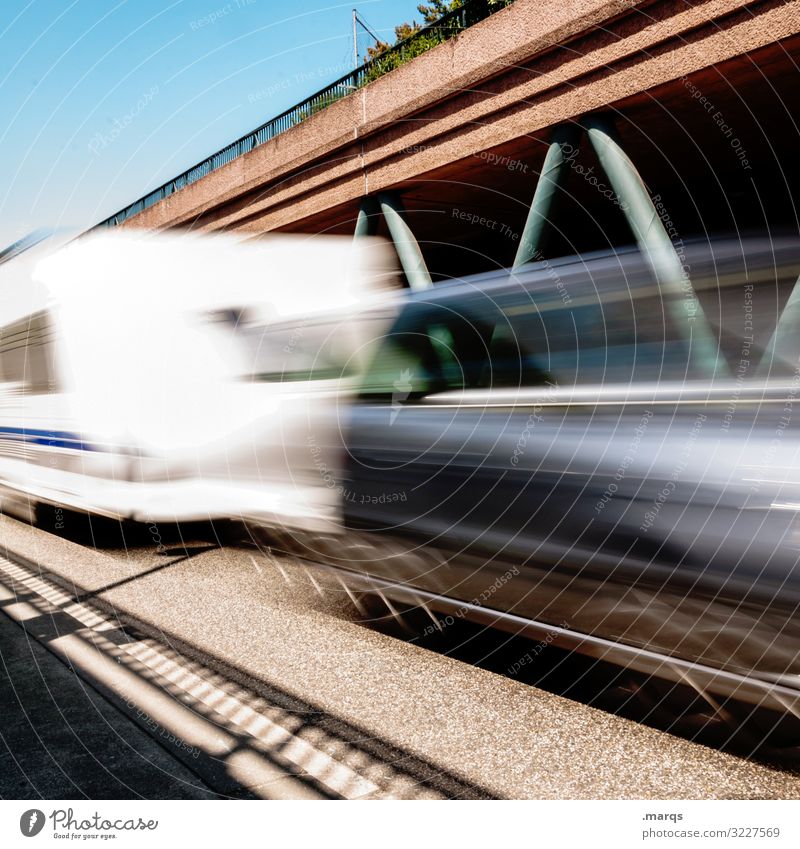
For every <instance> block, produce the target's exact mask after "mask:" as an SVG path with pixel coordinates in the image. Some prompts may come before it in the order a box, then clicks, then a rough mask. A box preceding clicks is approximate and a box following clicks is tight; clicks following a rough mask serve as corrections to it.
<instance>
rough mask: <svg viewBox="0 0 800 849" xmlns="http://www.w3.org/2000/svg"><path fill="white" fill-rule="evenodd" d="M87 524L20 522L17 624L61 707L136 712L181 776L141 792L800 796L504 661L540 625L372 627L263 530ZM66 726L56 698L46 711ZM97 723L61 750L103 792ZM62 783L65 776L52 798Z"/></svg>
mask: <svg viewBox="0 0 800 849" xmlns="http://www.w3.org/2000/svg"><path fill="white" fill-rule="evenodd" d="M70 522H74V523H78V522H79V520H78V519H77V518H76V517H72V516H71V515H69V514H67V515H66V516H65V517H64V519H63V522H62V524H64V525H65V527H64V528H63V529H61V530H59V531H58V532H57V533H54V532H48V531H47V530H44V529H42V528H40V527H33V526H31V525H29V524H26V523H24V522H22V521H18V520H16V519H13V518H10V517H8V516H3V517H2V518H0V555H2V556H3V557H2V559H1V560H0V611H2V612H3V613H2V614H1V615H4V616H5V617H7V619H8V620H13V623H10V622H9V621H4V622H3V623H2V630H0V636H2V634H6V635H8V634H12V636H13V633H17V634H25V635H26V636H25V639H26V640H27V639H31V640H33V641H35V642H36V643H37V644H38V645H39V646H40V647H41V648H44V649H49V652H48V661H47V663H45V662H44V661H42V662H41V663H40V664H39V667H38V668H40V670H41V674H40V677H41V678H42V679H43V680H53V681H55V680H56V678H58V680H59V681H60V682H61V683H60V684H59V685H58V686H57V687H56V688H50V693H51V696H52V701H53V703H54V704H55V705H56V706H59V707H60V708H62V709H67V708H69V707H70V706H71V705H72V704H73V703H74V699H75V698H76V695H75V694H76V692H78V690H80V692H81V693H84V695H83V697H82V698H83V699H84V700H86V699H87V698H88V697H87V696H86V695H85V692H86V691H87V686H88V687H89V688H90V689H91V691H92V693H98V694H101V695H102V700H101V701H105V702H106V703H107V704H108V705H110V708H108V707H103V708H102V710H105V711H106V712H108V710H109V709H110V710H111V712H112V713H113V712H114V711H116V712H117V713H116V714H114V715H115V716H116V719H115V722H116V723H118V724H119V723H122V725H124V724H125V723H127V724H129V725H130V728H129V729H123V730H121V731H120V732H119V734H118V735H117V736H120V735H121V736H122V737H124V739H125V740H126V743H125V745H126V746H129V747H133V748H134V749H137V751H139V752H140V753H141V757H139V761H141V760H144V761H146V762H147V763H153V762H157V763H158V770H159V775H160V776H161V777H160V780H159V781H158V782H156V783H153V784H152V785H151V786H150V787H143V786H142V784H141V782H139V783H137V780H136V779H135V777H132V778H131V781H130V782H128V784H129V786H130V787H132V788H133V790H132V793H133V794H134V795H137V794H138V795H144V796H148V795H149V796H150V797H151V798H169V797H170V796H171V795H172V796H181V795H192V794H195V795H199V796H204V795H206V794H207V793H208V792H210V794H211V795H216V796H221V797H248V798H252V797H261V798H287V797H291V798H387V797H399V798H475V797H478V798H492V797H501V798H547V799H575V798H642V799H644V798H647V799H649V798H652V799H669V798H674V799H678V798H681V799H684V798H686V799H689V798H699V799H705V798H800V774H798V772H797V771H796V769H795V768H793V767H791V766H788V765H786V764H783V765H780V764H774V763H767V762H764V759H763V758H761V759H757V758H755V759H754V758H746V757H742V756H741V755H737V754H734V753H731V752H727V751H721V750H719V749H718V748H715V747H713V746H708V745H704V744H700V743H697V742H694V741H692V740H689V739H685V738H683V737H680V736H677V735H675V734H672V733H668V732H667V731H665V730H660V729H658V728H653V727H649V726H648V725H645V724H642V723H641V722H637V721H633V720H632V719H629V718H625V717H623V716H618V715H614V714H612V713H611V712H609V711H608V710H604V709H600V708H599V707H595V706H593V704H594V700H592V699H591V698H589V699H587V698H586V696H585V693H584V694H583V695H581V694H580V693H578V697H573V698H567V697H564V696H562V695H559V694H558V693H557V692H553V689H554V687H552V686H550V687H549V689H543V688H542V687H537V686H533V685H532V684H531V680H532V679H531V671H530V670H528V671H526V678H525V679H523V678H520V677H519V676H511V675H508V674H503V672H504V670H505V669H507V668H508V667H510V666H511V665H513V660H514V658H515V657H517V656H519V654H520V652H524V650H525V644H524V643H523V642H521V641H514V640H510V641H509V640H508V638H507V637H505V636H501V635H499V634H495V633H493V632H485V631H480V632H479V629H472V630H471V629H470V626H467V625H461V624H456V625H454V626H453V628H452V629H448V630H449V631H450V633H445V634H440V633H438V632H436V634H434V635H433V636H432V637H431V638H429V639H422V638H420V637H419V632H416V633H415V634H411V635H409V634H405V633H404V631H403V630H402V628H401V627H400V626H395V625H394V624H393V622H392V620H391V617H389V618H388V619H384V620H381V621H370V616H369V615H368V614H367V613H365V611H364V610H363V609H362V610H361V611H360V610H359V608H358V601H359V600H358V597H355V598H354V597H353V596H351V595H350V594H349V593H348V592H347V590H346V588H344V587H343V586H342V585H341V583H340V582H339V581H338V580H337V579H335V577H333V576H332V575H330V574H328V573H326V572H325V571H323V570H317V569H315V568H314V567H313V566H311V565H309V564H308V563H305V562H302V561H300V560H298V559H296V558H293V557H291V556H283V555H277V554H276V553H274V552H271V551H269V550H267V549H266V547H265V546H264V545H263V544H258V545H257V544H254V543H253V541H252V540H250V539H248V538H247V536H246V535H243V536H241V537H234V538H233V540H234V541H233V542H231V541H230V538H229V539H228V540H227V542H225V544H221V543H220V542H219V541H218V540H217V539H216V538H215V536H214V534H213V533H210V532H209V530H208V529H207V528H206V529H203V528H188V529H187V528H184V529H182V531H179V530H178V529H164V528H159V529H153V530H152V531H151V530H148V529H146V528H142V527H139V528H136V529H134V530H131V529H126V530H125V531H124V539H123V536H122V535H120V534H119V533H118V532H117V531H116V530H114V528H111V529H110V530H109V527H108V526H107V525H106V526H104V527H102V528H97V527H93V529H90V530H87V528H86V527H84V526H82V525H81V526H80V527H78V526H77V524H75V525H73V526H72V527H69V525H70ZM12 624H13V628H14V629H18V631H16V632H9V631H8V628H9V627H12ZM23 629H24V631H23ZM14 644H15V643H14V640H13V639H11V638H10V637H8V636H6V638H4V640H3V641H2V642H0V651H2V653H3V659H4V660H6V658H7V656H8V658H9V659H10V661H11V662H10V663H9V662H8V661H7V663H6V673H5V677H3V678H2V679H0V688H4V689H5V693H4V695H5V696H6V697H7V696H8V691H9V688H12V689H13V685H14V681H15V677H18V676H21V675H24V674H25V672H26V664H27V663H28V660H30V664H29V665H33V666H35V665H36V660H35V658H33V654H30V655H29V656H22V655H21V654H20V652H19V650H18V649H17V651H16V654H14V655H13V657H12V654H10V652H11V653H13V649H12V648H9V647H13V645H14ZM16 645H17V646H18V645H19V643H18V641H17V643H16ZM493 647H499V648H498V650H497V652H495V651H494V648H493ZM29 651H33V650H32V649H30V650H29ZM36 651H37V652H39V651H40V649H39V648H37V649H36ZM542 656H543V659H542V661H541V664H542V665H541V666H540V668H539V670H538V672H537V674H538V675H539V677H540V678H543V679H546V680H550V679H553V678H554V674H553V673H552V672H550V673H549V674H548V671H547V669H546V667H545V665H546V664H549V665H550V668H551V670H552V668H554V667H557V668H559V669H560V670H561V672H560V673H559V674H558V675H555V679H558V678H559V676H560V680H561V685H562V691H567V692H570V693H571V692H572V690H570V688H569V687H566V688H564V687H563V683H564V682H563V679H564V677H565V676H570V675H577V674H578V673H576V672H575V670H576V669H577V668H578V667H576V666H574V663H573V659H571V658H570V657H568V656H564V655H563V653H560V652H559V651H558V650H556V649H554V648H552V647H550V648H548V650H547V651H546V652H543V653H542ZM544 656H547V657H544ZM37 657H40V655H38V654H37ZM54 658H58V664H59V665H60V666H59V669H58V670H57V671H54V670H55V667H53V666H52V661H53V660H54ZM537 663H539V661H538V660H537ZM65 664H66V665H65ZM571 664H573V665H571ZM48 670H49V671H48ZM69 670H74V671H69ZM65 671H67V672H68V677H69V678H71V679H72V684H73V685H74V682H75V680H76V679H77V677H79V678H80V682H81V686H80V687H79V688H75V687H74V686H68V684H67V683H66V679H65V678H64V672H65ZM539 673H541V674H539ZM582 674H583V673H580V675H579V676H578V677H581V676H582ZM51 676H52V677H51ZM555 689H558V688H557V687H556V688H555ZM576 693H577V691H576ZM95 698H96V697H95V696H94V695H92V699H95ZM587 701H588V702H589V703H587ZM597 703H598V704H600V703H601V702H600V701H598V702H597ZM93 704H94V702H93ZM62 713H63V714H64V715H67V714H68V711H67V710H63V711H62V712H60V713H59V716H61V714H62ZM4 717H5V713H4ZM93 717H94V720H93ZM53 721H55V720H54V719H53V715H52V711H51V712H50V713H49V714H48V712H46V711H42V712H41V713H40V714H38V715H36V716H32V717H30V719H29V721H28V722H27V725H29V726H31V728H34V729H36V728H37V723H38V727H39V730H40V731H47V729H48V728H50V726H51V725H52V722H53ZM59 721H62V720H59ZM92 721H94V722H95V723H100V722H105V721H106V720H103V719H102V718H101V710H100V708H98V707H95V708H93V710H92V711H90V712H89V713H88V714H85V715H84V716H83V719H82V720H80V724H81V727H80V728H77V730H76V729H75V728H73V732H75V733H73V736H76V735H77V737H78V738H79V740H80V741H81V742H82V745H84V748H85V749H86V750H87V751H88V752H89V753H90V755H91V756H90V757H88V758H84V760H82V761H80V762H78V761H69V762H68V763H64V762H63V759H62V762H60V763H55V761H59V759H60V758H59V753H58V748H57V747H55V744H54V748H53V749H52V756H53V757H52V758H51V761H54V763H53V764H52V769H54V770H55V769H58V770H60V771H65V772H66V773H67V775H68V780H71V781H74V782H76V783H79V784H80V786H81V787H86V788H88V790H87V792H88V793H91V792H93V791H92V787H93V786H94V785H93V784H92V782H91V781H90V780H88V779H87V778H86V776H85V775H84V773H85V772H86V771H87V770H88V771H89V772H90V773H91V772H92V770H95V771H96V770H99V769H101V768H105V767H103V766H102V764H103V763H105V761H104V758H105V757H106V753H107V752H108V749H109V746H110V743H109V741H108V739H107V735H106V736H104V735H102V734H98V733H94V732H93V731H92V729H91V728H89V727H86V726H87V725H91V723H92ZM0 722H2V725H0V731H2V734H3V737H4V739H5V742H6V745H7V746H8V749H9V753H8V754H9V756H10V757H11V758H12V759H13V756H14V749H15V747H19V746H22V745H23V743H22V742H21V741H22V740H23V738H24V734H23V733H22V732H20V723H19V721H18V722H17V725H16V726H14V727H12V723H11V722H10V721H9V720H7V719H5V718H3V719H2V720H0ZM76 722H77V720H76ZM67 723H68V724H69V720H67ZM22 725H25V723H22ZM14 728H16V731H15V730H14ZM120 728H122V726H120ZM15 735H16V736H15ZM20 735H21V736H20ZM140 735H145V736H146V738H147V740H145V739H144V737H142V736H140ZM40 736H41V737H42V738H43V739H44V738H46V734H40ZM153 743H155V744H157V746H156V748H157V749H158V751H159V752H161V754H160V755H158V757H156V755H157V754H158V753H157V752H155V750H154V749H153ZM159 758H161V760H159ZM133 760H135V759H132V763H133ZM98 762H101V766H98ZM131 769H133V766H132V767H131ZM70 771H72V773H74V774H72V775H71V776H70ZM165 774H167V775H171V776H172V778H171V780H170V781H166V782H165V780H164V775H165ZM121 780H123V781H124V780H125V777H124V776H122V778H121ZM168 785H169V786H168ZM51 786H52V788H59V787H62V786H63V782H62V783H61V784H59V782H57V781H56V782H55V783H52V782H51V784H50V785H48V784H47V783H43V784H42V785H41V789H40V792H41V794H42V795H44V796H46V797H47V795H48V792H50V791H48V787H51ZM187 788H188V789H187ZM170 790H171V791H172V792H170ZM2 792H3V793H4V794H5V793H6V792H8V790H7V788H3V789H2ZM52 793H53V795H57V789H53V790H52Z"/></svg>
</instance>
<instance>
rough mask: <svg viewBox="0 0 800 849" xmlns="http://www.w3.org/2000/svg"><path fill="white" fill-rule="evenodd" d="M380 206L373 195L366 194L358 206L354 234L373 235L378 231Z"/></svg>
mask: <svg viewBox="0 0 800 849" xmlns="http://www.w3.org/2000/svg"><path fill="white" fill-rule="evenodd" d="M380 214H381V208H380V206H378V202H377V201H376V200H375V198H374V197H370V196H369V195H367V197H365V198H364V199H363V200H362V201H361V206H359V208H358V218H357V219H356V229H355V234H354V235H355V236H356V237H358V236H374V235H375V234H376V233H377V232H378V224H379V223H380V218H379V216H380Z"/></svg>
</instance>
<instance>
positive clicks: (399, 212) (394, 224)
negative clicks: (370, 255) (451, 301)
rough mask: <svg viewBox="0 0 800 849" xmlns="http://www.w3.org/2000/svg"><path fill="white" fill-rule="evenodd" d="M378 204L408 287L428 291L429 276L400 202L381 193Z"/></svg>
mask: <svg viewBox="0 0 800 849" xmlns="http://www.w3.org/2000/svg"><path fill="white" fill-rule="evenodd" d="M378 202H379V203H380V205H381V212H383V217H384V218H385V219H386V224H387V226H388V227H389V233H390V234H391V237H392V241H393V242H394V247H395V250H396V251H397V256H398V257H399V258H400V265H401V266H402V267H403V271H404V272H405V275H406V280H408V285H409V286H410V287H411V288H412V289H430V288H431V287H432V286H433V282H432V281H431V275H430V273H429V271H428V267H427V266H426V265H425V260H424V259H423V257H422V251H421V250H420V247H419V243H418V242H417V240H416V239H415V238H414V234H413V233H412V232H411V228H410V227H409V226H408V224H407V223H406V220H405V210H404V209H403V203H402V201H401V200H400V198H399V196H398V195H396V194H395V193H394V192H381V193H380V194H379V195H378Z"/></svg>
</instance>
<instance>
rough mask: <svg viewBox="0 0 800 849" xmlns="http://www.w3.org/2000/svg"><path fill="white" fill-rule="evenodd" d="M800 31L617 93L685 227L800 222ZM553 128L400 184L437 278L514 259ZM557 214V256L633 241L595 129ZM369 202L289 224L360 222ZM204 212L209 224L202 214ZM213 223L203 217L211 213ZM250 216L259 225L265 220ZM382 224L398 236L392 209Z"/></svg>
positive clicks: (640, 156) (686, 231) (776, 227)
mask: <svg viewBox="0 0 800 849" xmlns="http://www.w3.org/2000/svg"><path fill="white" fill-rule="evenodd" d="M799 49H800V38H797V39H789V40H786V41H784V42H780V43H777V44H773V45H771V46H769V47H766V48H763V49H761V50H759V51H756V52H753V53H751V54H749V55H746V56H742V57H738V58H736V59H734V60H730V61H728V62H725V63H721V64H719V65H717V66H713V67H710V68H707V69H705V70H703V71H700V72H697V73H695V74H692V75H690V76H688V77H686V78H685V79H682V80H677V81H674V82H671V83H669V84H666V85H662V86H660V87H658V88H654V89H651V90H649V91H645V92H643V93H641V94H638V95H636V96H634V97H631V98H628V99H626V100H624V101H620V102H619V103H616V104H614V106H613V108H612V109H610V110H609V114H611V115H612V116H613V117H614V120H615V123H616V126H617V130H618V133H619V136H620V138H621V141H622V145H623V147H624V150H625V152H626V153H627V155H628V156H629V157H630V159H631V160H632V161H633V163H634V165H635V166H636V168H637V169H638V171H639V173H640V174H641V176H642V179H643V180H644V182H645V184H646V186H647V188H648V190H649V191H650V193H651V194H652V195H654V196H657V204H656V208H657V211H658V213H659V214H660V215H661V216H662V221H663V222H664V224H665V226H666V227H667V229H671V231H672V235H673V237H674V238H680V239H684V240H685V239H690V238H692V237H696V236H704V235H706V234H718V233H729V234H730V233H733V234H736V233H744V232H749V231H755V230H758V231H763V230H764V229H769V230H770V231H772V232H776V231H780V230H788V231H792V232H794V233H796V232H797V231H798V226H799V219H798V208H797V199H798V198H800V191H798V189H800V164H799V163H798V158H799V157H798V151H800V145H799V144H798V142H800V129H799V128H798V123H797V117H796V115H795V114H794V113H795V111H796V106H797V105H800V94H798V76H797V74H798V69H797V65H796V63H795V61H794V60H793V58H792V57H793V56H797V55H798V50H799ZM550 137H551V129H550V128H548V129H547V130H543V131H541V132H538V133H536V134H532V135H526V136H523V137H520V138H518V139H515V140H514V141H511V142H508V143H506V144H503V145H500V146H498V147H494V148H491V149H488V150H485V151H481V152H480V153H473V154H470V155H469V156H466V157H464V158H462V159H458V160H456V161H454V162H452V163H451V164H449V165H447V166H445V167H441V168H437V169H435V170H431V171H429V172H427V173H423V174H421V175H419V176H417V177H415V178H414V179H413V180H407V181H404V182H402V183H398V184H396V185H395V186H393V187H392V189H393V190H395V191H396V192H398V193H399V195H400V197H401V198H402V202H403V205H404V206H405V210H406V217H407V221H408V223H409V225H410V227H411V230H412V231H413V233H414V235H415V236H416V238H417V240H418V241H419V243H420V246H421V249H422V253H423V256H424V258H425V261H426V263H427V265H428V268H429V270H430V272H431V275H432V277H433V278H434V280H436V279H447V278H450V277H456V276H460V275H463V274H467V273H474V272H478V271H484V270H489V269H492V268H496V267H504V266H508V265H510V264H511V263H512V261H513V259H514V255H515V253H516V250H517V246H518V244H519V238H520V234H521V233H522V231H523V227H524V223H525V219H526V215H527V211H528V208H529V206H530V202H531V198H532V195H533V191H534V188H535V185H536V181H537V179H538V175H539V172H540V170H541V167H542V163H543V160H544V155H545V152H546V149H547V143H548V142H549V140H550ZM567 173H568V183H567V185H566V187H565V189H564V191H562V192H560V193H559V202H558V204H557V205H556V207H554V209H553V211H552V215H551V218H550V220H551V223H552V225H553V233H554V235H553V238H552V239H551V240H550V242H549V243H548V247H547V251H546V253H547V254H548V255H553V256H555V255H562V254H568V253H575V252H580V251H586V250H592V249H599V248H603V247H607V246H609V245H614V244H616V245H619V244H625V243H629V242H631V241H632V238H631V234H630V231H629V229H628V227H627V225H626V222H625V219H624V216H623V214H622V212H621V211H620V208H619V202H618V199H617V198H616V196H615V194H614V193H613V191H611V188H610V185H609V180H608V178H607V177H606V176H605V175H604V173H603V171H602V169H601V168H600V166H599V163H598V161H597V158H596V156H595V154H594V152H593V150H592V148H591V146H590V145H589V144H588V142H587V140H586V139H585V138H584V139H583V140H582V142H581V144H580V147H579V149H578V151H577V153H576V154H575V155H574V157H573V158H571V159H570V163H569V170H568V172H567ZM359 204H360V202H359V200H358V199H356V200H352V201H349V202H347V203H342V204H340V205H338V206H335V207H333V208H329V209H326V210H324V211H322V212H319V213H317V214H315V215H310V216H307V217H305V218H302V219H299V220H296V221H293V222H292V223H290V224H287V225H285V226H281V227H279V228H277V229H279V230H280V231H282V232H292V233H309V234H316V233H338V234H352V233H353V231H354V228H355V224H356V219H357V216H358V210H359ZM196 224H201V222H196ZM201 226H202V224H201ZM238 227H242V228H243V229H247V230H250V231H256V232H257V231H258V230H259V229H260V228H259V227H258V224H257V220H254V221H250V222H247V221H240V222H239V223H238V226H237V227H235V229H238ZM378 232H379V233H381V234H383V235H386V236H388V235H389V234H388V231H387V228H386V222H385V221H383V220H381V221H380V223H379V229H378Z"/></svg>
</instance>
